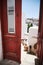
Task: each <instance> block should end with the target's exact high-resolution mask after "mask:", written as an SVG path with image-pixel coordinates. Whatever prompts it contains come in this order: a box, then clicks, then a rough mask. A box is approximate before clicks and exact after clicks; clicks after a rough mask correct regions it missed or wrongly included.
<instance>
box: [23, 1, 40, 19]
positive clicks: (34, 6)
mask: <svg viewBox="0 0 43 65" xmlns="http://www.w3.org/2000/svg"><path fill="white" fill-rule="evenodd" d="M39 12H40V0H22V13H24V14H25V16H26V17H27V18H37V19H39Z"/></svg>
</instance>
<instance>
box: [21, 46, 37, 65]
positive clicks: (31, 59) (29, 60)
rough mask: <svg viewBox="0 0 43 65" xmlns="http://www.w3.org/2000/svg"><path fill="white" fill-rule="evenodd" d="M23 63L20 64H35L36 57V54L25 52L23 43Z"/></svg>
mask: <svg viewBox="0 0 43 65" xmlns="http://www.w3.org/2000/svg"><path fill="white" fill-rule="evenodd" d="M21 48H22V49H21V64H20V65H35V58H37V57H36V56H34V55H30V54H27V52H24V48H23V45H21Z"/></svg>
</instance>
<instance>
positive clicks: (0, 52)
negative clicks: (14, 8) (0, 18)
mask: <svg viewBox="0 0 43 65" xmlns="http://www.w3.org/2000/svg"><path fill="white" fill-rule="evenodd" d="M2 59H3V50H2V36H1V24H0V61H1V60H2Z"/></svg>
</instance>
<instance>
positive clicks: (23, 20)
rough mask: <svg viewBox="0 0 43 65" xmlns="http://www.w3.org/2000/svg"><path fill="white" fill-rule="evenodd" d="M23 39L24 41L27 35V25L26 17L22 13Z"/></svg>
mask: <svg viewBox="0 0 43 65" xmlns="http://www.w3.org/2000/svg"><path fill="white" fill-rule="evenodd" d="M21 26H22V27H21V39H24V36H25V33H26V32H27V25H26V15H25V13H22V18H21Z"/></svg>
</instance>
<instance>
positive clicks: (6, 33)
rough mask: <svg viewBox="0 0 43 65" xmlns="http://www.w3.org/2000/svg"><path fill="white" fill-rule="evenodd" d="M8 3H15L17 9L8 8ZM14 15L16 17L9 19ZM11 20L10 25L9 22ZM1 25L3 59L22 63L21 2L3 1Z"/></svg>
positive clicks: (17, 0) (16, 0) (19, 0)
mask: <svg viewBox="0 0 43 65" xmlns="http://www.w3.org/2000/svg"><path fill="white" fill-rule="evenodd" d="M8 1H9V3H11V2H12V1H14V2H13V4H15V7H13V6H12V5H11V7H10V6H8V4H9V3H8ZM8 7H9V8H8ZM14 8H15V9H14ZM14 11H15V13H14ZM13 14H14V15H13ZM12 15H13V16H14V17H9V16H12ZM8 17H9V18H8ZM11 18H12V19H11ZM13 19H14V22H13ZM9 20H10V23H9V22H8V21H9ZM11 22H12V23H11ZM12 24H13V25H12ZM1 25H2V26H1V27H2V43H3V58H4V59H10V60H14V61H17V62H19V63H20V61H21V59H20V58H21V0H2V2H1ZM10 26H12V27H13V28H10Z"/></svg>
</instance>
